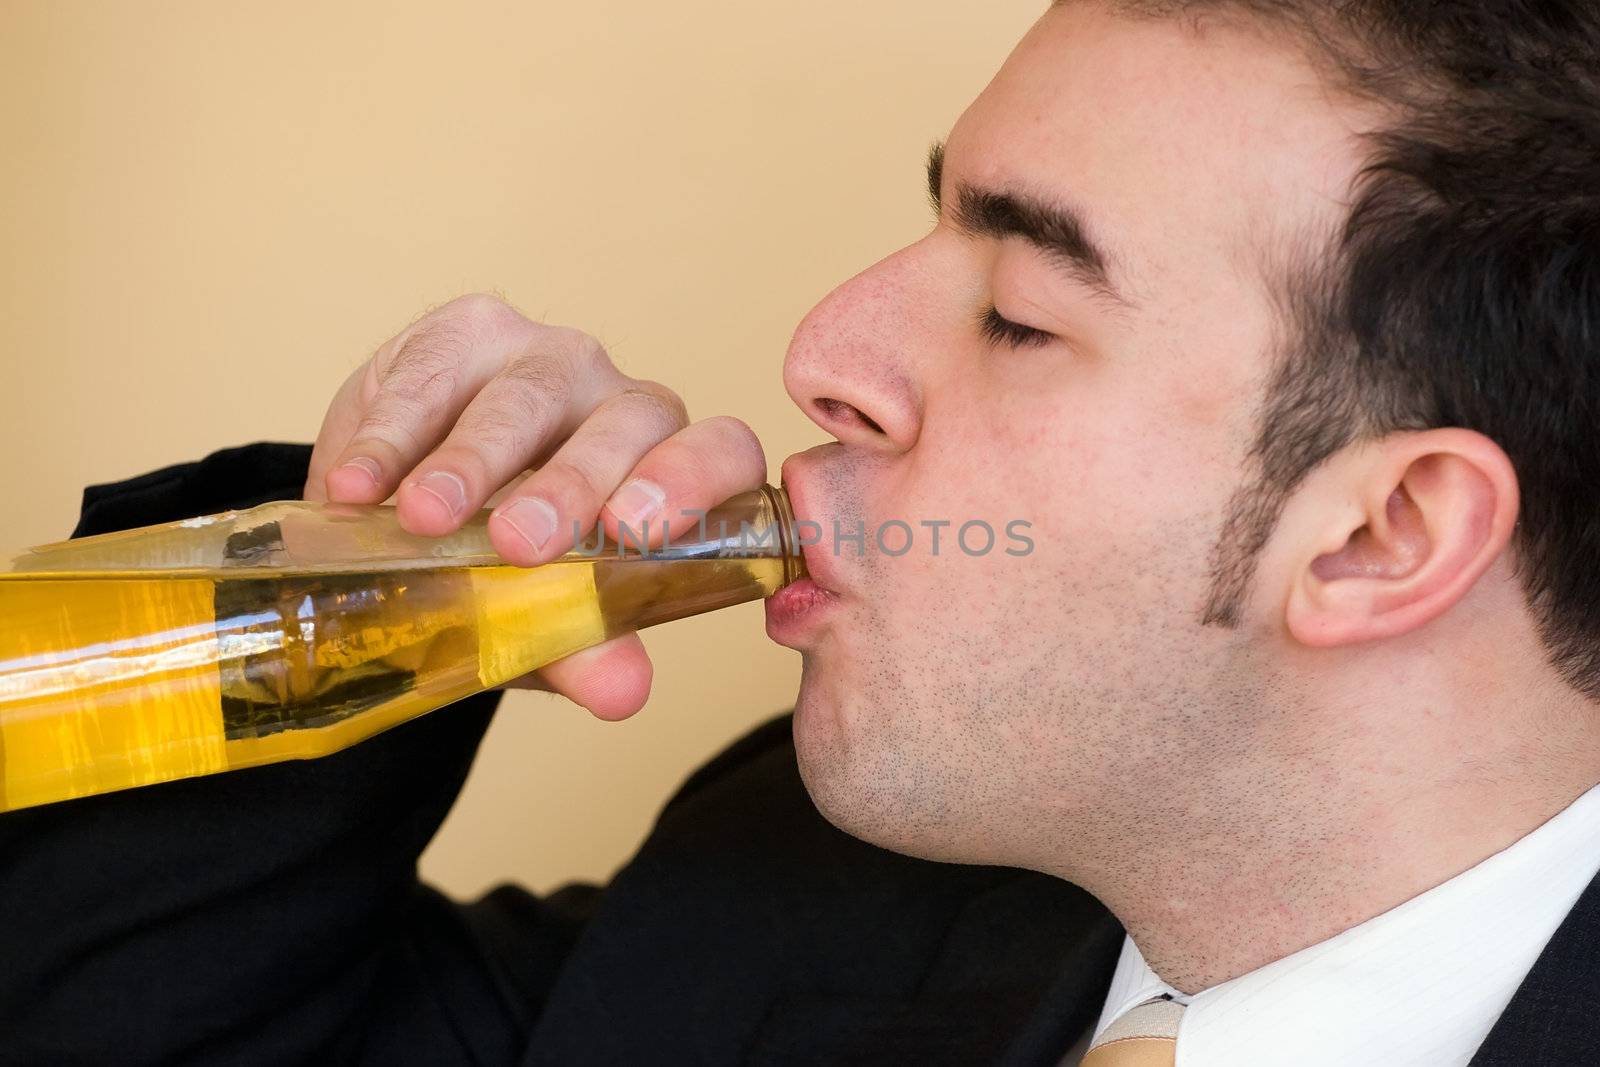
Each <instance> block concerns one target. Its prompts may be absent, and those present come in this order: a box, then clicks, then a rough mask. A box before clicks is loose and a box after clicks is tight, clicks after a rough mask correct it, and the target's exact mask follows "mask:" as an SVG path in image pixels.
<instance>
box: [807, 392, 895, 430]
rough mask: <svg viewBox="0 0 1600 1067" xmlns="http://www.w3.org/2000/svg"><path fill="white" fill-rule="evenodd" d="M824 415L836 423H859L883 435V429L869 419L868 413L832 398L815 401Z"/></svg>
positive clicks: (820, 398) (822, 397) (827, 397)
mask: <svg viewBox="0 0 1600 1067" xmlns="http://www.w3.org/2000/svg"><path fill="white" fill-rule="evenodd" d="M815 403H816V405H817V407H819V408H821V409H822V413H823V414H824V415H826V416H827V417H828V418H829V419H830V420H832V421H834V422H853V421H859V422H860V423H861V424H862V425H863V426H865V427H867V429H869V430H871V431H872V432H873V433H883V427H882V426H879V425H878V424H877V423H876V422H873V421H872V419H870V418H868V417H867V414H866V412H864V411H862V410H861V409H860V408H858V407H856V406H855V405H854V404H847V403H845V402H844V401H843V400H835V399H833V397H831V396H819V397H817V399H816V401H815Z"/></svg>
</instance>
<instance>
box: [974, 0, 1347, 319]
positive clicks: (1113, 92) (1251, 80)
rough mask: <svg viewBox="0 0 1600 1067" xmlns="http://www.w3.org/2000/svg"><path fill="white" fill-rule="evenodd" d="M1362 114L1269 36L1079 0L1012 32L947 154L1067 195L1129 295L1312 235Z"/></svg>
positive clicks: (1006, 180)
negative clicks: (1123, 277) (1013, 39)
mask: <svg viewBox="0 0 1600 1067" xmlns="http://www.w3.org/2000/svg"><path fill="white" fill-rule="evenodd" d="M1369 119H1370V117H1369V116H1364V115H1362V114H1361V113H1359V112H1358V111H1357V109H1356V106H1355V105H1354V104H1353V103H1352V102H1350V101H1348V100H1347V99H1345V98H1343V97H1337V96H1336V95H1335V94H1334V93H1333V92H1331V91H1330V89H1329V87H1328V86H1327V85H1326V83H1325V82H1324V80H1323V78H1322V76H1321V75H1320V74H1319V73H1318V72H1317V70H1316V69H1315V68H1314V67H1313V65H1312V63H1311V62H1310V60H1309V59H1308V58H1307V57H1306V55H1305V54H1304V53H1303V52H1302V51H1301V49H1300V48H1299V47H1298V46H1297V45H1296V44H1295V43H1294V42H1293V41H1292V40H1290V39H1288V38H1287V37H1286V36H1284V35H1282V34H1275V33H1271V32H1269V31H1267V30H1265V29H1261V28H1257V27H1256V26H1254V25H1252V24H1250V23H1247V22H1244V21H1242V20H1238V19H1229V20H1221V19H1207V20H1205V21H1203V22H1201V23H1200V24H1198V25H1197V24H1195V23H1193V22H1191V21H1189V20H1182V21H1180V20H1176V19H1131V18H1125V17H1122V16H1119V15H1116V14H1114V13H1111V12H1110V11H1108V10H1107V9H1106V8H1105V7H1103V6H1102V5H1101V4H1099V3H1093V2H1081V0H1080V2H1072V3H1066V4H1062V5H1060V6H1056V7H1053V8H1051V9H1050V10H1049V11H1048V12H1047V13H1046V14H1045V15H1044V16H1043V17H1042V18H1041V19H1040V20H1039V22H1038V23H1036V24H1035V26H1034V27H1033V28H1032V30H1031V31H1030V32H1029V33H1028V34H1027V36H1026V37H1024V38H1023V40H1022V41H1021V43H1020V44H1019V45H1018V46H1017V48H1016V50H1015V51H1014V52H1013V53H1012V55H1011V57H1010V58H1009V59H1008V60H1007V62H1006V64H1005V65H1004V67H1003V68H1002V69H1001V70H1000V72H999V73H998V74H997V75H996V77H995V79H994V80H993V82H991V84H990V85H989V87H988V88H987V89H985V91H984V92H983V93H982V95H980V96H979V98H978V99H977V100H976V101H975V102H974V103H973V104H972V106H971V107H970V108H969V109H968V110H967V112H966V113H965V114H964V115H963V116H962V117H961V120H960V121H959V122H958V123H957V125H956V127H955V129H954V130H953V131H952V132H951V135H950V138H949V142H948V166H949V168H950V169H951V170H952V171H955V172H957V173H958V174H959V177H960V178H961V179H962V180H965V181H968V182H972V183H975V184H980V185H983V186H986V187H994V188H1001V189H1005V188H1026V189H1029V190H1033V191H1037V192H1040V193H1042V194H1045V195H1054V196H1059V197H1062V198H1066V199H1070V201H1071V202H1072V203H1073V204H1074V205H1076V206H1077V207H1079V209H1080V210H1082V211H1083V212H1084V213H1085V215H1086V216H1088V218H1089V220H1090V222H1091V225H1092V226H1093V228H1094V230H1095V235H1096V236H1097V237H1098V238H1099V239H1100V240H1101V241H1102V243H1104V244H1106V245H1108V246H1110V251H1111V253H1112V255H1113V257H1114V258H1115V259H1117V260H1118V261H1119V263H1120V265H1121V266H1122V267H1123V268H1124V269H1125V271H1126V273H1127V276H1128V278H1129V279H1130V281H1131V282H1132V285H1133V288H1134V290H1135V292H1134V296H1135V297H1136V298H1137V297H1138V296H1139V295H1140V293H1139V290H1140V289H1141V288H1144V289H1147V290H1148V291H1146V292H1145V293H1144V294H1143V295H1144V296H1145V297H1147V298H1152V299H1154V300H1156V301H1158V302H1159V301H1160V300H1161V298H1162V290H1164V289H1170V288H1171V286H1172V285H1173V284H1175V283H1176V284H1191V283H1193V282H1194V281H1195V280H1197V279H1206V278H1209V279H1212V280H1213V281H1218V280H1220V279H1219V275H1218V271H1219V270H1220V271H1223V272H1224V274H1223V275H1222V276H1221V278H1227V279H1234V280H1240V279H1242V278H1243V276H1245V275H1248V274H1250V273H1251V272H1252V271H1257V270H1259V265H1260V262H1261V260H1260V253H1261V251H1262V250H1263V249H1268V248H1274V247H1279V245H1278V244H1277V242H1281V241H1283V240H1285V239H1289V238H1294V237H1299V236H1302V235H1304V234H1306V233H1307V232H1308V228H1309V229H1310V230H1311V231H1312V232H1318V233H1326V232H1327V230H1328V228H1329V227H1330V226H1332V225H1333V224H1335V223H1336V222H1337V221H1338V219H1340V218H1342V216H1343V214H1344V211H1345V210H1346V208H1347V206H1348V200H1349V190H1350V185H1351V181H1352V179H1353V177H1354V175H1355V172H1356V170H1357V169H1358V167H1359V164H1360V161H1361V150H1360V142H1359V140H1358V135H1359V132H1360V130H1361V129H1364V128H1368V127H1369V126H1370V121H1369ZM1189 291H1190V292H1192V291H1193V290H1189ZM1167 295H1171V294H1170V293H1168V294H1167Z"/></svg>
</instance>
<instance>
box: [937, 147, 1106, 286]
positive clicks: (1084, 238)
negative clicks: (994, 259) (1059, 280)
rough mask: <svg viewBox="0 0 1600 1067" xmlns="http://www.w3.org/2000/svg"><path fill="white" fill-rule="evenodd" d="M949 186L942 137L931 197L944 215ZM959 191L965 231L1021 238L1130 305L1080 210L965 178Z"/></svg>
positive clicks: (958, 217) (959, 221) (958, 218)
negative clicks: (970, 182)
mask: <svg viewBox="0 0 1600 1067" xmlns="http://www.w3.org/2000/svg"><path fill="white" fill-rule="evenodd" d="M943 184H944V142H942V141H940V142H936V143H935V144H934V146H933V147H932V148H931V149H930V150H929V151H928V200H929V202H930V203H931V204H932V206H933V210H934V213H935V214H938V215H942V214H943V213H944V200H943V196H942V195H941V189H942V187H943ZM957 190H958V191H957V194H956V207H955V213H954V214H955V217H954V222H955V225H956V227H957V228H958V229H960V230H961V231H962V232H963V233H967V234H969V235H971V236H973V237H987V238H991V239H993V240H996V241H1000V240H1004V239H1005V238H1007V237H1020V238H1022V239H1023V240H1024V241H1027V242H1028V243H1029V244H1031V245H1033V246H1034V247H1035V248H1037V249H1039V250H1040V251H1041V252H1043V253H1044V254H1045V255H1046V256H1047V257H1049V258H1050V259H1051V260H1053V261H1054V262H1055V263H1056V265H1057V266H1059V267H1060V268H1061V269H1062V270H1063V271H1064V272H1065V273H1066V274H1067V275H1068V276H1069V277H1070V278H1072V279H1073V280H1074V281H1076V282H1078V283H1079V284H1081V285H1086V286H1088V287H1089V288H1091V289H1093V290H1095V291H1096V292H1097V293H1099V294H1100V295H1102V296H1106V297H1110V298H1111V299H1112V300H1114V301H1116V302H1117V303H1119V304H1124V305H1126V304H1129V303H1130V302H1129V301H1128V300H1127V298H1126V297H1124V296H1123V295H1122V293H1121V292H1120V291H1119V290H1118V289H1117V286H1116V285H1115V284H1114V283H1113V282H1112V280H1111V269H1110V264H1111V262H1112V258H1111V256H1109V255H1108V254H1107V253H1106V252H1105V250H1104V249H1102V248H1101V247H1100V245H1098V244H1097V243H1096V242H1095V241H1094V239H1093V238H1092V237H1090V236H1089V226H1088V225H1087V224H1086V223H1085V221H1084V218H1083V216H1082V215H1081V214H1080V213H1079V212H1078V211H1077V210H1076V209H1074V208H1072V207H1070V206H1068V205H1066V204H1062V203H1050V202H1047V201H1044V200H1041V199H1039V198H1037V197H1034V196H1030V195H1028V194H1026V193H1008V192H1000V191H998V190H992V189H979V188H977V187H975V186H971V185H968V184H967V183H965V182H962V183H960V184H959V185H958V186H957Z"/></svg>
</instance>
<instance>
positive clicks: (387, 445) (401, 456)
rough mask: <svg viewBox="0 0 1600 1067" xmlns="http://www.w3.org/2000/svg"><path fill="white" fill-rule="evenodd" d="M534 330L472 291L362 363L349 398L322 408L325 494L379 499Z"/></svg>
mask: <svg viewBox="0 0 1600 1067" xmlns="http://www.w3.org/2000/svg"><path fill="white" fill-rule="evenodd" d="M536 331H537V327H536V325H535V324H534V323H532V322H529V321H528V320H527V319H525V318H523V317H522V316H521V315H520V314H518V313H517V312H516V310H515V309H514V308H512V307H510V306H509V305H507V304H505V303H504V302H503V301H500V300H498V299H497V298H494V297H488V296H482V295H473V296H468V297H461V298H459V299H457V300H453V301H451V302H450V303H448V304H446V305H445V306H444V307H442V308H440V309H439V310H438V311H435V312H433V313H432V314H430V315H427V316H425V317H424V318H422V319H420V320H419V321H417V322H416V323H413V324H412V325H411V326H409V327H407V329H406V330H405V331H403V332H402V333H401V334H400V335H398V336H397V337H395V338H394V339H393V340H392V341H390V342H388V343H387V344H385V345H384V346H383V347H382V348H380V349H379V350H378V353H377V354H376V355H374V356H373V358H372V359H371V360H369V361H368V362H367V363H366V365H365V366H364V367H363V370H362V373H361V374H360V375H359V376H358V380H357V383H356V388H355V393H354V396H353V397H343V396H341V398H340V399H341V400H342V401H343V403H342V404H341V405H340V406H339V410H338V411H337V412H336V411H333V410H330V412H329V419H328V427H327V428H328V438H329V452H330V453H332V454H333V455H334V458H333V459H332V460H331V461H330V463H329V470H328V474H327V476H326V479H325V480H326V482H327V490H328V493H329V495H330V496H331V497H332V498H333V499H335V500H341V501H347V502H350V503H377V502H379V501H381V500H384V499H385V498H387V497H388V496H389V495H390V494H391V493H393V492H394V491H395V488H396V487H397V486H398V485H399V484H400V480H401V479H402V478H403V477H405V475H406V474H407V473H408V472H410V471H411V470H412V468H414V467H415V466H416V465H417V463H418V462H419V461H420V460H421V459H422V458H423V457H424V456H425V455H427V454H428V452H429V451H431V450H432V449H433V448H434V447H435V446H437V445H438V443H439V442H440V441H442V440H443V439H444V437H445V435H446V434H447V433H448V432H449V430H450V428H451V427H452V426H454V425H455V422H456V419H457V418H458V417H459V416H460V414H461V413H462V411H463V410H464V409H465V408H466V407H467V405H468V404H469V403H470V402H471V400H472V398H473V397H475V396H476V395H477V394H478V392H479V390H481V389H482V388H483V387H484V385H485V383H487V382H488V381H489V380H490V379H491V378H493V377H494V375H495V374H496V373H497V372H498V371H499V370H500V369H501V368H502V367H504V366H505V363H506V361H507V359H509V358H510V356H511V354H512V353H514V352H516V351H518V350H519V349H521V348H522V347H523V346H524V345H526V344H527V343H528V341H529V339H530V338H531V337H532V336H533V334H534V333H535V332H536ZM352 423H353V425H351V424H352ZM346 426H348V427H349V429H348V436H347V437H346V438H345V440H344V441H343V443H342V444H338V445H337V447H335V445H336V444H337V443H338V441H339V438H340V437H343V436H345V432H346V431H345V428H346Z"/></svg>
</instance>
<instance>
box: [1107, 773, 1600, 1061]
mask: <svg viewBox="0 0 1600 1067" xmlns="http://www.w3.org/2000/svg"><path fill="white" fill-rule="evenodd" d="M1597 869H1600V786H1595V787H1594V788H1592V789H1590V790H1589V791H1588V792H1586V793H1584V794H1583V795H1582V796H1580V797H1579V798H1578V799H1577V800H1575V801H1573V802H1572V804H1570V805H1569V806H1568V807H1567V808H1565V809H1564V810H1563V811H1561V812H1560V813H1559V814H1557V815H1556V816H1554V817H1553V818H1551V819H1550V820H1549V821H1547V822H1546V823H1544V825H1542V826H1540V827H1539V828H1538V829H1536V830H1534V831H1533V832H1532V833H1529V834H1528V835H1526V836H1525V837H1523V838H1521V839H1520V840H1518V841H1516V842H1515V843H1514V844H1512V845H1510V846H1509V847H1508V848H1506V849H1504V850H1502V851H1500V852H1497V853H1495V854H1494V855H1492V856H1490V857H1488V858H1487V859H1485V860H1483V861H1482V862H1481V863H1479V864H1478V865H1477V866H1475V867H1472V868H1471V869H1469V870H1467V871H1464V872H1463V873H1461V874H1459V875H1456V876H1455V877H1454V878H1452V879H1450V880H1449V881H1447V882H1444V883H1442V884H1440V885H1438V886H1435V887H1434V888H1432V889H1430V890H1428V891H1427V892H1425V893H1422V894H1420V895H1419V896H1416V897H1413V898H1411V899H1410V900H1408V901H1406V902H1405V903H1403V904H1400V905H1398V906H1397V907H1394V908H1392V909H1390V910H1389V911H1386V912H1384V913H1383V914H1381V915H1378V916H1375V917H1373V918H1371V919H1368V920H1367V921H1366V922H1364V923H1361V924H1360V925H1358V926H1354V927H1351V928H1350V929H1348V930H1346V931H1344V932H1343V933H1340V934H1336V935H1335V936H1333V937H1331V938H1329V939H1328V940H1326V941H1322V942H1320V943H1318V944H1315V945H1312V946H1310V947H1308V948H1305V949H1301V950H1300V951H1299V952H1296V953H1294V954H1292V955H1289V956H1285V957H1283V958H1282V959H1280V960H1276V961H1274V962H1272V963H1269V964H1267V965H1266V966H1264V967H1260V968H1257V969H1256V970H1254V971H1251V972H1249V973H1248V974H1243V975H1240V976H1239V977H1238V978H1234V979H1232V980H1230V981H1227V982H1223V983H1221V984H1219V985H1216V986H1213V987H1211V988H1210V989H1206V990H1203V991H1202V992H1199V993H1196V994H1193V995H1192V996H1189V995H1184V994H1182V993H1179V992H1178V991H1177V990H1175V989H1173V988H1172V987H1171V986H1169V985H1167V984H1166V983H1165V982H1163V981H1162V980H1161V979H1160V977H1159V976H1157V975H1156V974H1155V972H1154V971H1152V970H1151V969H1150V967H1149V965H1148V964H1147V963H1146V962H1145V959H1144V956H1143V955H1142V954H1141V953H1140V951H1139V949H1138V946H1136V945H1135V944H1134V943H1133V939H1132V938H1129V939H1127V940H1126V941H1125V942H1124V943H1123V947H1122V956H1121V958H1120V959H1119V960H1118V961H1117V969H1116V973H1115V974H1114V976H1113V977H1112V980H1111V989H1110V991H1109V993H1108V994H1107V997H1106V1002H1105V1008H1104V1010H1103V1011H1102V1012H1101V1015H1100V1021H1099V1023H1098V1024H1097V1025H1096V1027H1095V1034H1096V1036H1098V1035H1099V1033H1100V1032H1101V1031H1103V1030H1104V1029H1105V1028H1106V1027H1107V1026H1109V1025H1110V1024H1111V1022H1112V1020H1114V1019H1115V1018H1116V1017H1117V1016H1118V1015H1121V1014H1122V1013H1123V1012H1125V1011H1127V1010H1128V1009H1129V1008H1132V1007H1133V1006H1134V1005H1136V1004H1138V1003H1140V1002H1141V1001H1144V1000H1148V999H1149V998H1150V997H1153V996H1160V995H1162V994H1168V995H1171V996H1172V997H1173V998H1174V999H1175V1000H1177V1001H1178V1002H1180V1003H1183V1004H1186V1005H1188V1010H1187V1011H1186V1012H1185V1013H1184V1016H1183V1022H1182V1024H1181V1026H1180V1028H1179V1031H1178V1049H1177V1067H1216V1065H1221V1064H1240V1063H1276V1062H1288V1061H1289V1060H1290V1059H1292V1061H1293V1062H1294V1063H1296V1064H1297V1065H1299V1067H1336V1065H1344V1064H1351V1063H1383V1064H1385V1065H1386V1067H1424V1065H1425V1067H1448V1065H1452V1064H1466V1063H1467V1062H1468V1061H1469V1060H1471V1058H1472V1055H1473V1053H1474V1052H1475V1051H1476V1050H1477V1048H1478V1046H1479V1045H1480V1044H1482V1042H1483V1039H1484V1038H1485V1037H1486V1036H1487V1035H1488V1033H1489V1029H1490V1028H1491V1027H1492V1026H1493V1025H1494V1022H1495V1020H1496V1019H1497V1018H1499V1016H1500V1013H1501V1012H1502V1011H1504V1010H1505V1006H1506V1004H1507V1003H1509V1002H1510V1000H1511V997H1512V994H1513V993H1515V992H1516V989H1517V986H1518V985H1520V984H1521V983H1522V980H1523V978H1524V977H1525V976H1526V975H1527V973H1528V971H1529V970H1530V969H1531V968H1532V967H1533V963H1534V961H1535V960H1536V959H1537V958H1538V956H1539V953H1540V951H1541V950H1543V948H1544V946H1545V944H1546V943H1547V942H1548V941H1549V940H1550V937H1551V935H1552V934H1554V933H1555V930H1556V927H1557V926H1559V925H1560V924H1561V920H1562V918H1563V917H1565V916H1566V914H1567V912H1568V911H1570V910H1571V909H1572V906H1573V904H1574V903H1576V901H1577V899H1578V897H1579V895H1581V894H1582V892H1583V890H1584V889H1585V888H1586V887H1587V886H1588V884H1589V882H1590V880H1591V879H1593V878H1594V876H1595V873H1596V870H1597ZM1291 1053H1292V1054H1291Z"/></svg>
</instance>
